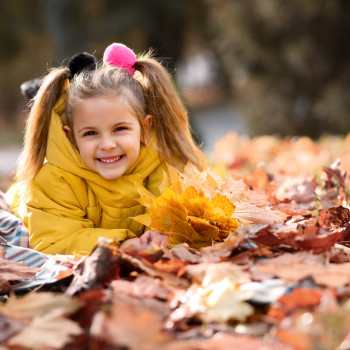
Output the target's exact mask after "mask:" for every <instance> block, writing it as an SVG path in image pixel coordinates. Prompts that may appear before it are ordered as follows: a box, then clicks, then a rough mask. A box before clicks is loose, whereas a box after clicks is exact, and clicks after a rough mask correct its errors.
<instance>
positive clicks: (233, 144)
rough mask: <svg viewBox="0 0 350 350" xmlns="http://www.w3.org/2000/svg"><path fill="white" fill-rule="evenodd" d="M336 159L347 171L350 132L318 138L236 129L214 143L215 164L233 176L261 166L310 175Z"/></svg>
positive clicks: (267, 170)
mask: <svg viewBox="0 0 350 350" xmlns="http://www.w3.org/2000/svg"><path fill="white" fill-rule="evenodd" d="M336 159H339V160H340V162H341V164H342V169H343V170H344V171H347V173H349V172H350V134H348V135H347V136H345V137H343V136H336V135H328V136H327V135H325V136H323V137H321V138H320V139H318V140H312V139H310V138H309V137H306V136H302V137H292V138H291V137H285V138H283V139H281V138H279V137H276V136H270V135H263V136H256V137H252V138H250V137H248V136H244V135H239V134H237V133H236V132H230V133H228V134H226V135H225V136H224V137H223V138H222V139H220V140H219V141H218V142H217V143H216V144H215V162H214V164H215V166H218V163H220V164H221V168H223V169H224V170H223V169H222V171H223V172H224V173H225V175H226V174H229V175H231V176H234V177H241V176H245V175H248V174H250V173H251V172H252V171H254V169H255V168H256V167H261V168H262V169H264V170H265V171H266V172H267V173H269V174H288V175H293V176H306V175H313V174H314V172H315V171H318V170H320V169H322V167H324V166H330V165H331V164H332V163H333V162H334V161H335V160H336Z"/></svg>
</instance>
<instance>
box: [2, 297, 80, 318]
mask: <svg viewBox="0 0 350 350" xmlns="http://www.w3.org/2000/svg"><path fill="white" fill-rule="evenodd" d="M81 307H82V304H81V303H80V302H79V300H77V299H76V298H72V297H69V296H67V295H64V294H58V293H52V292H40V293H35V292H31V293H28V294H26V295H24V296H16V295H11V296H10V298H9V300H8V301H7V302H6V304H4V305H0V313H2V314H4V315H7V316H9V317H11V318H16V319H24V318H32V317H35V316H42V315H45V314H48V313H49V312H51V311H53V310H61V312H62V313H65V314H72V313H74V312H75V311H77V310H78V309H79V308H81Z"/></svg>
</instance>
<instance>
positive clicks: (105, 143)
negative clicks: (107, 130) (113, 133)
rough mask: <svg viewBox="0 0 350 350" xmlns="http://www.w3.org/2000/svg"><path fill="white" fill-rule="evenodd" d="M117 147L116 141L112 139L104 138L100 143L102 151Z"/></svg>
mask: <svg viewBox="0 0 350 350" xmlns="http://www.w3.org/2000/svg"><path fill="white" fill-rule="evenodd" d="M115 147H116V143H115V141H114V140H113V139H112V138H111V137H103V138H102V140H101V142H100V149H102V150H107V151H108V150H111V149H114V148H115Z"/></svg>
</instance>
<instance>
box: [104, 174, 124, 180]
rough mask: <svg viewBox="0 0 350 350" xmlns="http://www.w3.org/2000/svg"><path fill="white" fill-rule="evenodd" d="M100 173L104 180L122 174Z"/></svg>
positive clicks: (113, 178) (112, 178)
mask: <svg viewBox="0 0 350 350" xmlns="http://www.w3.org/2000/svg"><path fill="white" fill-rule="evenodd" d="M100 175H101V177H103V178H104V179H106V180H116V179H119V178H120V177H121V176H122V175H121V174H100Z"/></svg>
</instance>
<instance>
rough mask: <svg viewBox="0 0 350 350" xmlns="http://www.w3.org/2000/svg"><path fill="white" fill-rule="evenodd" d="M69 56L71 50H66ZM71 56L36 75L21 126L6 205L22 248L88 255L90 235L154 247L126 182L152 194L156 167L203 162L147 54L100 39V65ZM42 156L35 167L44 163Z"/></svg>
mask: <svg viewBox="0 0 350 350" xmlns="http://www.w3.org/2000/svg"><path fill="white" fill-rule="evenodd" d="M76 56H79V55H76ZM91 57H92V56H89V55H85V56H84V55H80V57H73V59H72V60H71V62H70V64H69V68H70V69H69V68H59V69H54V70H53V71H52V72H51V73H49V74H48V75H47V76H46V77H45V79H44V80H43V82H42V84H41V87H40V89H39V91H38V94H37V95H36V97H35V99H34V104H33V106H32V108H31V111H30V115H29V118H28V122H27V127H26V133H25V143H24V150H23V153H22V156H21V159H20V162H19V165H18V171H17V184H16V185H15V186H14V187H13V188H12V189H10V191H9V192H8V193H7V200H8V201H9V203H10V206H11V209H12V210H14V211H15V212H16V213H17V215H18V216H19V217H20V218H21V219H22V220H23V221H24V223H25V224H26V225H27V227H28V229H29V238H30V244H31V246H32V248H34V249H36V250H39V251H42V252H44V253H49V254H57V253H59V254H70V253H72V252H73V251H80V252H81V251H84V252H90V251H91V250H92V249H93V247H94V246H95V244H96V243H97V240H98V237H99V236H104V237H107V238H112V239H115V240H116V241H118V242H122V241H124V240H126V239H128V238H133V237H140V236H141V242H144V243H148V242H153V243H157V244H159V245H164V244H165V243H166V241H167V236H165V235H162V234H161V233H160V232H157V231H147V232H146V233H143V232H144V227H143V226H142V225H140V224H139V223H137V222H136V221H134V220H133V219H132V217H133V216H136V215H139V214H141V213H142V212H143V211H144V208H143V207H142V206H141V205H140V204H139V203H138V202H137V198H138V197H139V195H138V192H137V191H136V189H135V182H138V183H140V184H142V185H143V186H145V187H146V188H147V189H148V190H149V191H151V192H152V193H154V194H155V195H160V192H159V185H160V184H161V183H163V180H164V179H163V176H164V175H165V176H166V173H167V167H166V164H167V163H168V164H172V165H174V166H177V167H182V166H183V165H184V164H186V163H187V162H188V161H190V162H192V163H193V164H194V165H196V166H197V167H198V168H200V169H202V168H203V157H202V154H201V152H200V151H199V149H198V148H197V147H196V146H195V144H194V142H193V139H192V137H191V134H190V130H189V125H188V119H187V114H186V111H185V109H184V107H183V105H182V104H181V101H180V99H179V96H178V94H177V92H176V89H175V88H174V85H173V83H172V80H171V78H170V76H169V74H168V73H167V71H166V70H165V69H164V68H163V66H162V65H161V64H160V63H158V62H157V61H156V60H155V59H154V58H152V57H151V55H150V54H146V55H145V56H140V57H139V58H136V56H135V54H134V53H133V51H131V50H130V49H129V48H127V47H126V46H124V45H121V44H112V45H110V46H109V47H108V48H107V49H106V51H105V54H104V62H105V65H103V66H101V67H98V68H97V67H96V64H95V61H93V60H90V58H91ZM45 159H46V162H45V163H44V160H45Z"/></svg>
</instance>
